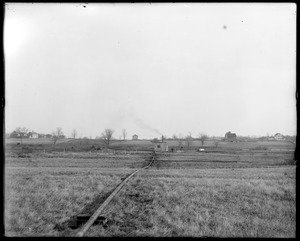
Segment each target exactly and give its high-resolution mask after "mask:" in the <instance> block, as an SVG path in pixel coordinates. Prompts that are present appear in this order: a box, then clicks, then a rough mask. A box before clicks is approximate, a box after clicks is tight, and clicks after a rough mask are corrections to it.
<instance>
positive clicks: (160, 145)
mask: <svg viewBox="0 0 300 241" xmlns="http://www.w3.org/2000/svg"><path fill="white" fill-rule="evenodd" d="M153 145H154V151H158V152H166V151H169V147H168V145H167V142H165V141H164V137H163V136H162V138H161V142H154V143H153Z"/></svg>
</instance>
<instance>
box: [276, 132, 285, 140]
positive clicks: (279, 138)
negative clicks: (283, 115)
mask: <svg viewBox="0 0 300 241" xmlns="http://www.w3.org/2000/svg"><path fill="white" fill-rule="evenodd" d="M274 139H275V140H277V141H282V140H284V136H283V135H282V134H280V133H276V134H275V135H274Z"/></svg>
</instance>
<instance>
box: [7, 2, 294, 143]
mask: <svg viewBox="0 0 300 241" xmlns="http://www.w3.org/2000/svg"><path fill="white" fill-rule="evenodd" d="M4 53H5V88H6V92H5V96H6V108H5V115H6V116H5V126H6V132H11V131H13V130H14V129H15V128H16V127H18V126H25V127H27V128H29V129H30V130H34V131H36V132H38V133H45V134H46V133H51V132H52V131H53V130H54V129H56V127H61V128H62V130H63V132H64V134H65V135H66V136H70V134H71V132H72V130H73V129H74V128H75V129H76V130H77V132H78V134H79V135H80V136H82V137H84V136H87V137H90V136H91V137H95V136H100V134H101V132H102V131H103V130H104V129H105V128H112V129H114V130H115V133H114V137H116V138H119V137H120V136H121V132H122V129H123V128H125V129H126V130H127V133H128V137H130V138H131V136H132V135H133V134H137V135H138V136H139V137H140V138H154V137H160V134H164V135H166V136H169V137H170V136H172V135H173V134H179V133H181V134H182V135H187V134H188V132H191V133H192V135H193V136H194V137H196V136H198V134H199V133H200V132H204V133H207V134H208V135H217V136H224V134H225V133H226V132H227V131H231V132H234V133H236V134H237V135H250V136H251V135H266V134H267V133H269V134H270V135H271V134H273V135H274V134H275V133H277V132H279V133H282V134H284V135H295V134H296V99H295V92H296V5H295V4H280V3H277V4H270V3H266V4H258V3H257V4H253V3H252V4H248V3H244V4H234V3H233V4H217V3H215V4H203V3H153V4H146V3H143V4H142V3H140V4H137V3H135V4H130V3H128V4H125V3H123V4H122V3H116V4H109V3H107V4H103V3H102V4H101V3H98V4H96V3H93V4H91V3H90V4H79V3H73V4H69V3H68V4H67V3H65V4H61V3H43V4H41V3H40V4H37V3H34V4H29V3H6V7H5V21H4Z"/></svg>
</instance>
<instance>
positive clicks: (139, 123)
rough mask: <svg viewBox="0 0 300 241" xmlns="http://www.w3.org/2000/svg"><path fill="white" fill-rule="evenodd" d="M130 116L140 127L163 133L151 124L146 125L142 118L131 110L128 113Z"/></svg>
mask: <svg viewBox="0 0 300 241" xmlns="http://www.w3.org/2000/svg"><path fill="white" fill-rule="evenodd" d="M130 115H131V117H132V118H133V119H134V122H135V123H136V124H137V125H138V126H139V127H141V128H143V129H146V130H150V131H152V132H155V133H156V134H159V135H161V136H162V135H163V134H162V133H161V132H160V131H159V130H157V129H155V128H152V127H151V126H149V125H147V124H146V123H145V122H144V121H143V120H142V119H140V118H138V117H137V116H136V115H135V114H133V112H131V113H130Z"/></svg>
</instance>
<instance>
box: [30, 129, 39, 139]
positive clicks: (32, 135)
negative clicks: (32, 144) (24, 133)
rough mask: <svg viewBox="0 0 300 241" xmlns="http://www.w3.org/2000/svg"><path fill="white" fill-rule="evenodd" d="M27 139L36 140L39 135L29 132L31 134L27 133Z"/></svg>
mask: <svg viewBox="0 0 300 241" xmlns="http://www.w3.org/2000/svg"><path fill="white" fill-rule="evenodd" d="M28 137H29V138H30V139H37V138H39V134H38V133H36V132H34V131H31V132H29V133H28Z"/></svg>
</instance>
